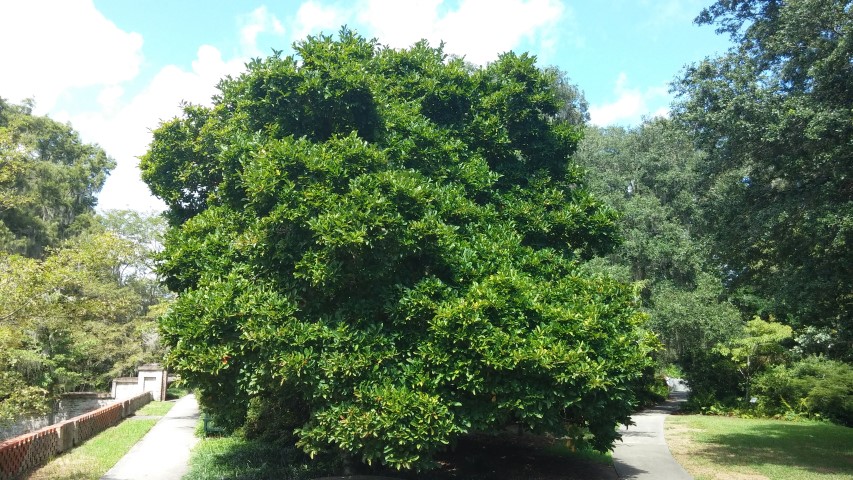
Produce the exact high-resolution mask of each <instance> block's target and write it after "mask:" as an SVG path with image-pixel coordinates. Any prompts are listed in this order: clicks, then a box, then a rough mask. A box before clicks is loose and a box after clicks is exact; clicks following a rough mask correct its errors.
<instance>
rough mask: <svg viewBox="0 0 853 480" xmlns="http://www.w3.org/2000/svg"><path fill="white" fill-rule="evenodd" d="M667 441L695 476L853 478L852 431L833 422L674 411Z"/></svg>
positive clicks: (783, 479)
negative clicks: (721, 415)
mask: <svg viewBox="0 0 853 480" xmlns="http://www.w3.org/2000/svg"><path fill="white" fill-rule="evenodd" d="M666 441H667V444H668V445H669V448H670V451H672V454H673V456H674V457H675V459H676V460H678V462H679V463H681V465H682V466H683V467H684V468H685V469H686V470H687V471H688V472H690V473H691V474H692V475H693V476H694V477H695V478H696V480H711V479H727V480H741V479H749V480H762V479H770V480H774V479H779V480H801V479H815V480H850V479H851V478H853V429H851V428H846V427H841V426H838V425H832V424H829V423H818V422H785V421H780V420H755V419H743V418H732V417H715V416H701V415H674V416H670V417H669V418H668V419H667V420H666Z"/></svg>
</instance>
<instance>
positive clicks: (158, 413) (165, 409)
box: [135, 402, 175, 417]
mask: <svg viewBox="0 0 853 480" xmlns="http://www.w3.org/2000/svg"><path fill="white" fill-rule="evenodd" d="M174 405H175V402H149V403H148V404H146V405H145V406H144V407H142V408H140V409H139V410H137V411H136V413H135V415H137V416H143V415H144V416H154V417H162V416H163V415H165V414H167V413H169V410H171V409H172V407H173V406H174Z"/></svg>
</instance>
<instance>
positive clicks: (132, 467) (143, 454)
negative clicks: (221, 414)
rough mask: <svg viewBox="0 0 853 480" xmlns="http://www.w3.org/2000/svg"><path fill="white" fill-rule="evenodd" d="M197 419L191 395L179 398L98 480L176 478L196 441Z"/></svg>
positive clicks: (182, 474)
mask: <svg viewBox="0 0 853 480" xmlns="http://www.w3.org/2000/svg"><path fill="white" fill-rule="evenodd" d="M198 418H199V412H198V403H197V402H196V400H195V396H193V395H187V396H186V397H183V398H181V399H180V400H178V401H177V402H176V403H175V406H173V407H172V409H171V410H169V413H167V414H166V416H164V417H163V418H162V419H160V421H159V422H157V424H156V425H154V428H152V429H151V430H150V431H149V432H148V433H147V434H146V435H145V436H144V437H143V438H142V440H140V441H139V442H138V443H137V444H136V445H134V446H133V448H131V449H130V451H129V452H127V455H125V456H124V457H122V459H121V460H119V462H118V463H117V464H115V466H114V467H113V468H111V469H110V470H109V471H108V472H107V473H106V474H104V476H103V477H101V480H147V479H150V480H179V479H180V478H181V477H183V476H184V475H185V474H186V473H187V470H188V467H187V461H188V460H189V458H190V450H192V448H193V447H194V446H195V444H196V442H198V437H196V436H195V429H196V424H197V423H198Z"/></svg>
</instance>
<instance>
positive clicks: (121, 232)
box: [0, 99, 169, 424]
mask: <svg viewBox="0 0 853 480" xmlns="http://www.w3.org/2000/svg"><path fill="white" fill-rule="evenodd" d="M31 107H32V106H31V105H30V104H27V103H25V104H23V105H13V104H10V103H8V102H6V101H3V100H2V99H0V424H2V423H5V422H9V421H13V420H15V419H16V418H17V417H19V416H21V415H26V414H34V413H43V412H46V411H47V410H49V409H50V408H52V405H53V402H54V401H55V400H56V399H57V397H58V396H59V395H60V394H62V393H64V392H70V391H81V390H97V391H105V390H107V389H108V388H109V385H110V380H111V379H112V378H114V377H118V376H123V375H128V374H133V372H134V370H135V367H136V366H138V365H139V364H141V363H145V362H150V361H157V360H159V359H160V358H161V357H162V348H161V346H160V343H159V340H158V339H159V335H158V333H157V329H156V317H157V316H158V315H159V314H160V313H162V310H163V307H164V306H165V303H166V302H165V301H166V300H168V299H169V295H168V293H167V292H166V290H165V289H164V288H163V287H161V286H160V283H159V281H158V280H157V278H156V277H155V275H154V272H153V258H152V253H153V251H154V250H155V249H156V248H158V245H159V242H160V235H161V234H162V232H163V228H164V221H163V220H162V219H161V218H160V217H159V216H152V215H142V214H139V213H137V212H130V211H112V212H105V213H102V214H96V213H95V210H94V207H95V203H96V195H97V193H98V191H99V190H100V189H101V187H102V186H103V183H104V180H105V179H106V176H107V175H108V174H109V172H110V170H111V169H112V168H113V167H114V166H115V163H114V162H113V161H112V159H110V158H109V157H108V156H107V155H106V154H105V153H104V151H103V150H102V149H100V148H99V147H98V146H96V145H90V144H86V143H83V142H82V141H81V140H80V137H79V135H78V134H77V133H76V132H75V131H74V130H73V129H71V128H70V127H69V126H68V125H63V124H60V123H58V122H55V121H53V120H51V119H49V118H47V117H41V116H35V115H33V114H32V112H31Z"/></svg>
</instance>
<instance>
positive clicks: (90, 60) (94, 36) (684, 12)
mask: <svg viewBox="0 0 853 480" xmlns="http://www.w3.org/2000/svg"><path fill="white" fill-rule="evenodd" d="M710 3H712V2H711V0H656V1H653V0H593V1H589V0H587V1H580V0H351V1H334V0H306V1H296V0H287V1H281V0H279V1H274V0H269V1H255V0H231V1H226V0H206V1H201V0H181V1H174V0H145V1H139V0H94V1H92V0H27V1H2V2H0V18H3V19H4V22H3V24H4V28H3V29H0V65H3V70H4V73H3V75H0V96H2V97H4V98H6V99H8V100H11V101H13V102H19V101H21V100H22V99H24V98H35V101H36V113H39V114H47V115H50V116H51V117H53V118H56V119H58V120H60V121H68V122H71V124H72V125H73V126H74V128H75V129H77V130H78V131H80V133H81V135H82V136H83V138H84V140H86V141H89V142H96V143H98V144H100V145H101V146H102V147H103V148H104V149H105V150H106V151H107V153H108V154H109V155H110V156H112V157H113V158H115V159H116V161H117V162H118V167H117V168H116V170H114V172H113V174H112V175H111V176H110V178H109V179H108V181H107V184H106V186H105V187H104V190H103V191H102V193H101V196H100V208H102V209H112V208H134V209H137V210H144V211H148V210H160V209H162V208H163V204H162V203H160V202H159V201H157V200H156V199H154V198H153V197H151V196H150V195H149V193H148V191H147V187H146V186H145V185H144V184H143V183H142V182H141V181H140V180H139V171H138V168H137V164H138V159H137V157H138V156H139V155H141V154H143V153H144V152H145V150H146V147H147V145H148V142H149V141H150V131H151V129H153V128H156V126H157V124H158V123H159V121H160V120H163V119H168V118H171V117H173V116H175V115H177V114H178V113H179V104H180V102H181V101H183V100H186V101H190V102H193V103H202V104H204V103H209V101H210V97H211V96H212V95H213V94H215V93H216V90H215V85H216V83H217V81H218V79H220V78H222V77H223V76H224V75H228V74H231V75H236V74H239V72H240V71H241V70H242V69H243V65H244V63H245V62H246V61H247V60H248V59H250V58H252V57H257V56H265V55H268V54H269V53H270V52H271V51H272V49H277V50H284V51H285V52H289V51H290V45H291V44H292V43H293V42H294V41H296V40H298V39H300V38H304V37H305V36H306V35H308V34H316V33H318V32H324V33H335V32H337V31H338V29H339V28H340V27H341V25H344V24H346V25H347V26H349V27H350V28H351V29H354V30H356V31H358V32H359V33H361V34H362V35H364V36H367V37H376V38H377V39H378V40H379V41H380V43H382V44H385V45H389V46H391V47H394V48H403V47H406V46H409V45H411V44H412V43H414V42H415V41H417V40H419V39H421V38H426V39H427V40H429V41H430V42H431V43H432V44H434V45H437V44H438V42H440V41H442V40H443V41H444V42H445V44H446V50H447V52H448V53H452V54H457V55H464V56H465V58H466V59H467V60H469V61H471V62H473V63H477V64H481V65H482V64H485V63H487V62H489V61H491V60H493V59H494V58H496V56H497V55H498V54H499V53H501V52H504V51H507V50H514V51H516V52H523V51H526V52H530V53H533V54H535V55H537V57H538V58H539V61H540V64H541V65H542V66H548V65H556V66H558V67H559V68H561V69H562V70H564V71H566V72H567V73H568V75H569V77H570V78H571V79H572V81H573V82H574V83H576V84H577V85H578V86H579V87H580V88H581V90H583V92H584V93H585V95H586V98H587V100H588V101H589V103H590V113H591V115H592V123H594V124H597V125H611V124H618V125H636V124H637V123H639V122H640V121H641V119H642V118H643V117H644V116H653V115H660V114H666V111H667V107H668V105H669V103H670V102H671V97H670V95H669V93H668V83H669V82H670V81H672V79H673V78H674V77H675V76H676V75H677V74H678V72H680V71H681V69H682V68H683V67H684V66H685V65H687V64H689V63H693V62H696V61H699V60H701V59H702V58H704V57H706V56H712V55H716V54H718V53H722V52H723V51H724V50H726V49H727V48H728V46H729V42H728V39H727V38H726V37H724V36H720V35H716V34H715V33H714V31H713V28H711V27H707V26H704V27H698V26H696V25H694V24H693V23H692V20H693V18H694V17H695V16H696V15H697V14H698V13H699V11H700V10H701V9H702V8H703V7H705V6H707V5H709V4H710Z"/></svg>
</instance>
